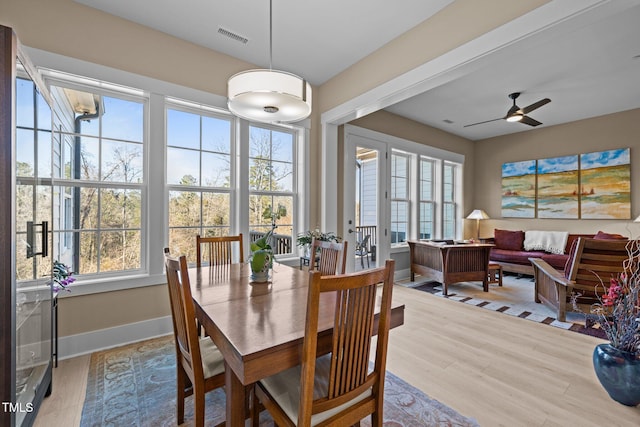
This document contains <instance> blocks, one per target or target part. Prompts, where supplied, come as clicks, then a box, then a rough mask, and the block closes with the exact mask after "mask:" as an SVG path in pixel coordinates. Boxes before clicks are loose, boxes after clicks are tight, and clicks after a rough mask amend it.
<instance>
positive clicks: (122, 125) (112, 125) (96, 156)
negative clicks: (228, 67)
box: [52, 87, 145, 274]
mask: <svg viewBox="0 0 640 427" xmlns="http://www.w3.org/2000/svg"><path fill="white" fill-rule="evenodd" d="M52 94H53V96H54V99H55V100H56V106H57V108H58V111H56V114H55V116H54V117H55V119H54V120H55V121H54V124H55V129H56V135H55V138H54V141H55V145H56V147H54V153H55V156H54V157H55V159H54V163H55V164H56V165H59V171H58V173H56V180H55V183H56V187H55V193H56V199H57V200H56V202H55V203H54V205H55V206H56V207H57V208H58V215H57V216H58V217H59V218H61V220H60V221H57V222H56V224H57V225H58V228H57V229H56V230H54V235H55V241H56V242H57V249H58V250H57V252H58V257H59V258H60V259H61V260H63V261H65V262H67V263H68V264H69V265H70V266H71V268H72V270H73V271H75V272H77V273H78V274H95V273H103V272H115V271H128V270H140V269H141V268H142V258H141V254H142V228H143V220H142V210H143V206H142V205H143V198H144V197H143V192H144V184H145V176H144V168H143V159H144V141H145V132H144V123H145V118H144V117H145V104H144V101H143V100H141V99H125V98H121V97H117V96H111V95H106V94H99V93H90V92H80V91H76V90H70V89H66V88H60V87H53V88H52ZM79 99H83V100H84V101H85V103H86V102H87V100H90V103H91V104H92V105H88V106H87V105H83V106H82V108H80V107H79V106H78V105H79V104H77V103H74V102H75V101H77V100H79ZM83 109H84V110H83ZM76 248H77V250H76Z"/></svg>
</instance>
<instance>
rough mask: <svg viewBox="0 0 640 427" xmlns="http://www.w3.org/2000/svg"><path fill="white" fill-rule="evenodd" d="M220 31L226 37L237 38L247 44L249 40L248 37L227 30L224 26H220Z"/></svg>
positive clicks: (236, 39)
mask: <svg viewBox="0 0 640 427" xmlns="http://www.w3.org/2000/svg"><path fill="white" fill-rule="evenodd" d="M218 33H220V34H222V35H223V36H225V37H229V38H230V39H233V40H235V41H237V42H240V43H242V44H247V42H248V41H249V39H248V38H246V37H242V36H241V35H239V34H236V33H232V32H231V31H229V30H225V29H224V28H222V27H220V28H218Z"/></svg>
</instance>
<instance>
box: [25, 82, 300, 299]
mask: <svg viewBox="0 0 640 427" xmlns="http://www.w3.org/2000/svg"><path fill="white" fill-rule="evenodd" d="M43 74H44V75H45V79H46V80H47V82H48V83H49V86H50V87H51V92H52V96H53V103H54V121H53V130H54V131H53V143H52V142H51V140H52V138H51V137H48V138H47V137H45V136H43V137H42V138H41V139H42V141H43V142H42V143H43V145H42V147H41V148H40V146H38V149H37V150H36V151H37V152H36V151H34V150H33V149H32V151H33V152H29V153H27V152H23V153H19V155H20V156H21V158H20V159H19V162H18V164H19V166H20V167H21V168H23V172H22V173H19V175H20V176H21V177H22V178H23V180H24V182H26V181H27V180H31V181H30V182H29V184H30V185H31V186H32V187H33V185H34V183H35V182H36V181H35V172H34V171H36V170H40V169H42V171H43V174H42V175H43V176H47V175H44V171H48V172H47V173H48V174H49V175H48V176H49V179H51V180H52V181H53V194H52V195H50V196H49V198H50V199H53V202H51V203H50V205H52V206H53V218H54V227H53V242H54V246H55V249H54V254H55V257H56V259H59V260H60V261H62V262H64V263H65V264H68V265H70V266H71V268H72V270H73V271H74V272H75V273H76V274H77V276H78V279H79V280H78V281H79V283H80V284H84V283H94V284H95V287H96V289H100V290H104V289H111V288H112V287H115V288H120V289H121V288H126V287H129V286H145V285H149V284H157V283H160V282H158V280H162V279H161V276H162V275H163V273H164V266H163V262H162V260H163V253H162V248H163V247H164V246H168V247H169V248H170V251H171V252H172V253H174V254H185V255H187V258H188V260H189V262H195V249H196V247H195V236H196V235H197V234H200V235H203V236H219V235H228V234H238V233H243V234H244V236H245V238H246V240H250V239H257V238H258V237H260V236H261V235H264V234H265V233H266V232H268V231H269V230H271V228H272V226H273V225H274V223H275V225H276V226H277V228H276V229H275V233H274V234H275V237H274V240H272V244H273V245H274V249H275V251H276V253H277V254H278V255H280V256H283V255H284V256H285V257H286V254H292V253H293V250H294V249H295V244H294V243H295V242H294V236H295V235H296V233H297V232H298V231H299V229H300V228H301V227H305V226H306V221H305V219H304V216H305V210H306V208H307V206H308V203H309V202H308V200H307V199H305V198H303V197H299V192H300V191H301V188H305V187H304V186H305V185H307V184H306V183H304V182H302V183H301V181H300V179H299V178H298V177H297V175H296V174H297V171H298V170H303V169H304V165H305V164H306V162H307V160H306V159H305V158H304V157H305V156H306V151H305V148H304V139H305V137H306V135H307V134H306V131H305V130H304V129H302V128H300V127H297V126H295V127H294V126H278V125H265V124H260V125H258V124H253V123H250V122H247V121H245V120H240V119H238V118H237V117H234V116H233V115H231V114H229V113H228V112H227V111H225V110H224V109H223V108H221V107H219V106H218V107H216V105H218V104H217V99H216V97H215V96H214V97H211V96H210V94H203V93H194V92H193V91H191V90H187V89H186V88H184V89H185V90H181V89H180V88H178V89H176V88H175V87H173V88H171V90H172V91H173V90H176V91H177V93H180V94H185V95H188V96H192V95H193V96H194V97H196V98H198V100H197V101H196V102H191V101H189V100H185V99H184V98H177V97H169V96H165V95H162V93H163V92H162V91H163V90H165V89H166V87H165V86H164V85H162V84H157V83H156V82H155V81H146V80H144V79H143V80H142V81H143V83H144V85H147V84H148V85H149V88H147V90H148V92H147V91H144V90H141V89H136V88H131V87H125V86H120V85H117V84H113V83H109V82H104V81H98V80H94V79H91V78H85V77H79V76H73V75H69V74H65V73H61V72H57V71H52V70H44V71H43ZM127 78H128V76H124V80H125V81H128V80H127ZM135 81H136V82H138V80H135ZM24 93H27V91H26V90H25V91H24ZM29 96H30V97H31V98H30V99H31V101H30V104H29V106H28V108H27V109H28V111H27V112H26V113H22V114H21V117H20V119H21V120H23V121H24V120H27V117H29V120H30V122H29V123H27V122H24V123H22V122H21V123H19V126H21V127H22V129H23V130H24V132H23V133H24V135H23V136H21V137H22V138H27V137H28V138H30V139H31V140H33V138H35V137H34V135H36V137H37V133H38V132H46V131H49V132H50V130H47V129H40V128H39V126H36V125H35V124H34V120H35V119H34V117H35V114H36V111H37V109H38V108H39V107H38V105H36V101H35V98H34V96H35V95H34V92H33V89H31V92H30V95H29ZM205 101H206V102H205ZM208 101H212V102H211V103H207V102H208ZM49 117H50V115H49ZM49 127H51V125H49ZM27 131H28V132H29V135H27V134H26V132H27ZM46 141H48V142H46ZM46 144H48V145H46ZM25 146H27V145H26V144H25ZM300 153H302V155H301V154H300ZM40 155H42V156H41V158H40V157H38V156H40ZM23 160H24V161H23ZM303 179H304V177H303ZM23 192H24V193H25V194H27V193H28V194H27V195H28V196H29V197H25V198H24V200H29V201H31V200H33V196H32V195H33V194H34V189H33V188H31V187H30V188H26V187H25V188H24V191H23ZM30 203H31V202H30ZM32 205H33V204H32V203H31V204H29V206H31V207H32ZM25 206H26V205H25ZM29 206H27V207H29ZM21 232H22V231H21ZM245 251H246V252H248V246H247V245H245ZM247 255H248V253H245V256H247ZM102 277H108V278H109V280H108V281H101V280H96V279H100V278H102ZM87 279H90V280H87Z"/></svg>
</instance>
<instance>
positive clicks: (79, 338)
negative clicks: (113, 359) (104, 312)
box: [58, 316, 173, 360]
mask: <svg viewBox="0 0 640 427" xmlns="http://www.w3.org/2000/svg"><path fill="white" fill-rule="evenodd" d="M168 334H173V324H172V321H171V316H164V317H157V318H155V319H149V320H143V321H141V322H135V323H128V324H126V325H120V326H114V327H112V328H106V329H98V330H95V331H91V332H85V333H82V334H76V335H68V336H64V337H60V338H59V340H58V349H59V351H58V358H59V359H60V360H62V359H68V358H71V357H76V356H81V355H83V354H90V353H93V352H95V351H100V350H105V349H108V348H112V347H118V346H121V345H125V344H130V343H133V342H137V341H141V340H145V339H149V338H155V337H159V336H163V335H168Z"/></svg>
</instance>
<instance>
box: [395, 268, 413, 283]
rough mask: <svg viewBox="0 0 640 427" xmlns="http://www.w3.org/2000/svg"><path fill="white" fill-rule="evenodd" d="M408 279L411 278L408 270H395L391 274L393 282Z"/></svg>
mask: <svg viewBox="0 0 640 427" xmlns="http://www.w3.org/2000/svg"><path fill="white" fill-rule="evenodd" d="M410 277H411V269H410V268H405V269H403V270H395V271H394V272H393V280H394V281H398V280H405V279H409V278H410Z"/></svg>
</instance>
